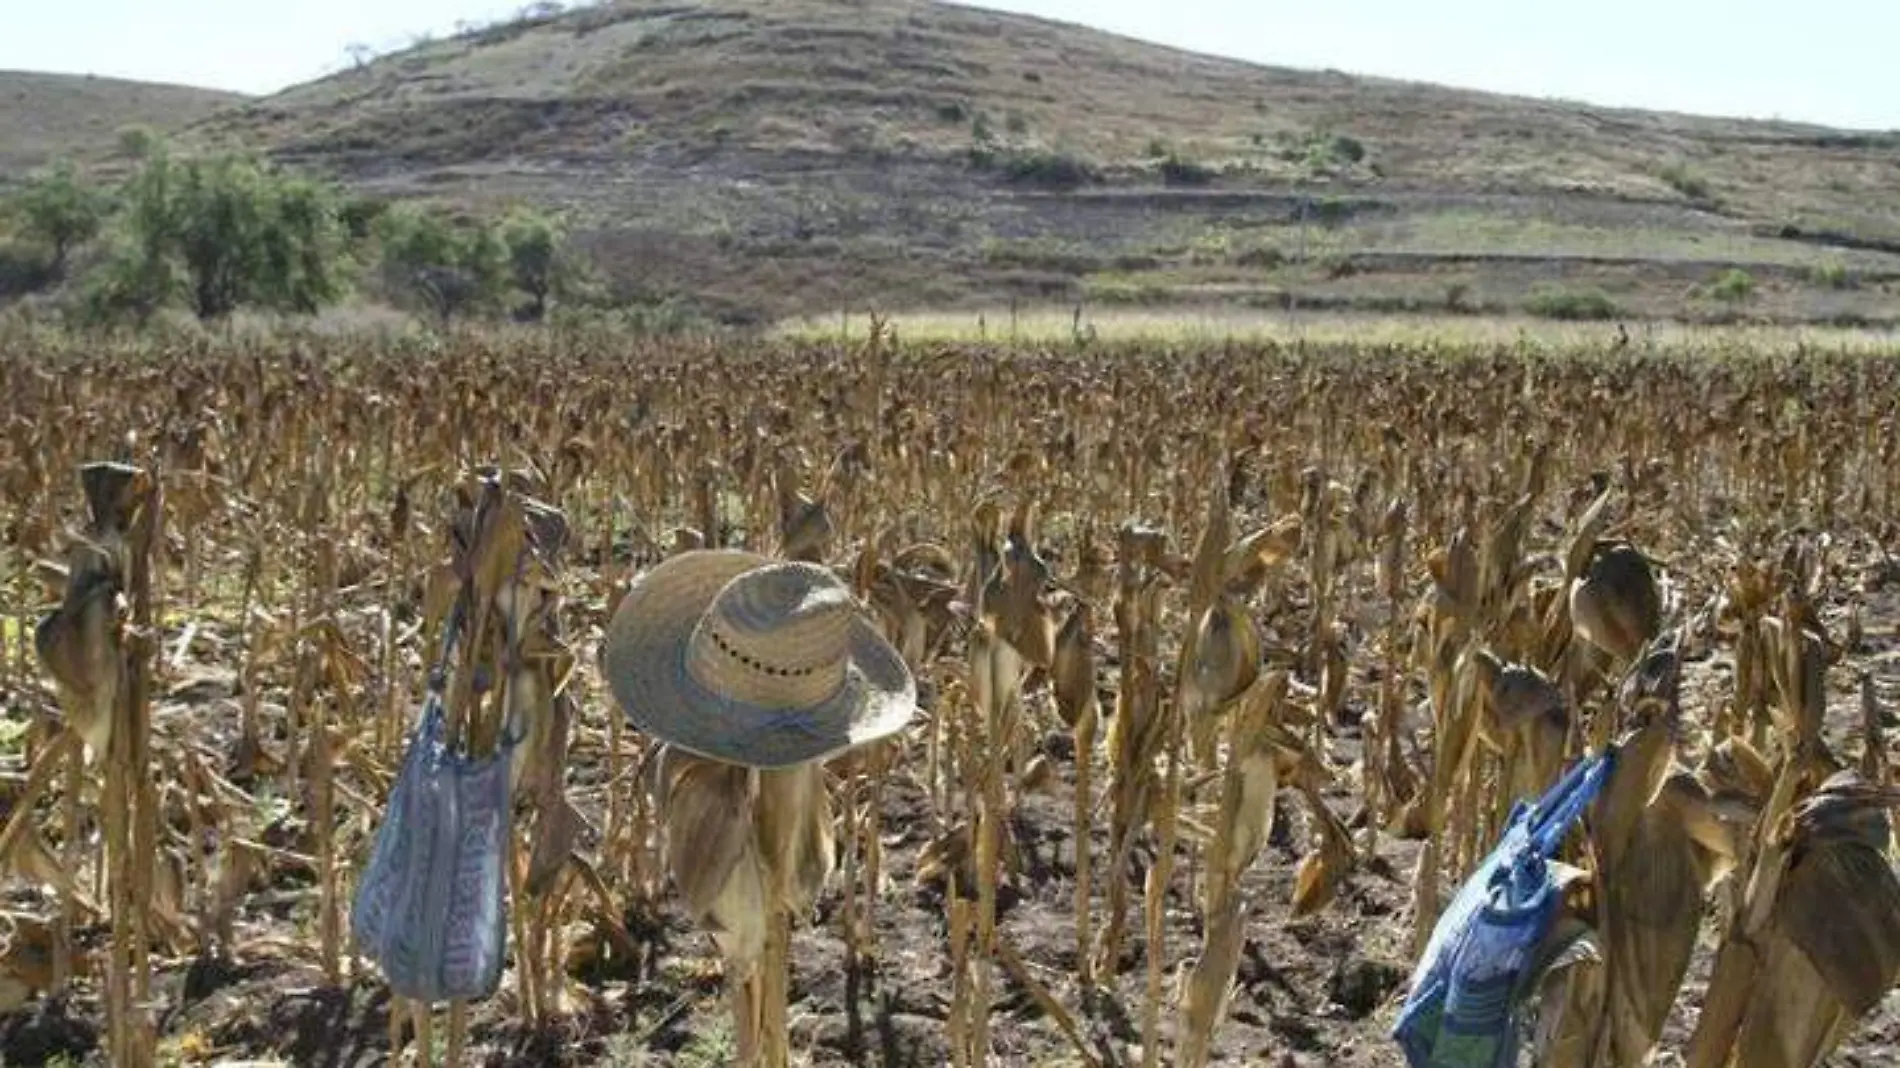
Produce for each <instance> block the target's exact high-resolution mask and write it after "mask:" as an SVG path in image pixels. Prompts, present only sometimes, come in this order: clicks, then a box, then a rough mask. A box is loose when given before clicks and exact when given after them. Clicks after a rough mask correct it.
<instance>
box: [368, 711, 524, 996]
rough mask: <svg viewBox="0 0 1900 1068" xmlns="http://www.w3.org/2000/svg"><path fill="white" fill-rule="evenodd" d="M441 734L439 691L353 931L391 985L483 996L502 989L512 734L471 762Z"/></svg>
mask: <svg viewBox="0 0 1900 1068" xmlns="http://www.w3.org/2000/svg"><path fill="white" fill-rule="evenodd" d="M432 690H433V687H432ZM443 732H444V722H443V712H442V699H441V696H440V693H439V692H431V693H430V694H429V698H428V703H427V704H426V705H425V706H424V708H423V713H422V722H421V723H420V724H418V725H417V727H416V733H415V736H414V737H413V738H412V739H411V740H410V743H409V751H408V752H407V753H405V754H404V756H403V763H402V770H401V772H400V773H398V775H397V776H396V783H395V785H394V786H393V787H391V789H390V794H389V807H388V809H387V810H386V811H385V813H384V815H383V825H382V826H381V827H379V828H377V831H376V840H375V844H374V845H373V846H372V847H371V851H370V859H369V864H368V865H367V866H366V867H365V868H364V870H363V878H362V882H361V883H359V884H358V886H357V889H356V897H355V900H354V901H353V902H352V903H351V906H350V934H351V937H352V939H353V940H354V941H355V943H356V945H357V948H358V949H359V950H360V951H361V952H362V953H363V954H364V955H365V956H367V957H369V958H370V959H371V960H373V961H375V962H376V964H377V966H378V967H380V968H381V969H382V971H383V976H384V977H385V978H386V979H387V980H388V981H389V988H390V990H391V991H392V992H393V993H395V994H397V995H399V996H401V997H405V998H410V999H413V1000H416V1001H422V1002H438V1001H479V1000H481V999H483V998H486V997H488V996H489V995H491V994H493V993H494V992H495V990H496V988H497V987H498V986H500V984H501V968H502V957H503V951H504V950H505V949H506V946H507V922H506V921H507V915H506V910H505V905H506V895H507V883H506V878H505V869H504V868H503V867H502V865H503V862H504V858H505V856H506V854H507V849H508V823H509V819H510V817H511V815H512V813H513V803H512V798H511V796H510V787H509V781H508V780H509V775H508V762H509V759H510V757H511V755H512V750H513V748H514V742H515V739H512V738H504V739H503V740H502V743H501V744H500V745H499V746H497V747H496V751H495V753H494V755H492V756H489V757H486V758H483V759H480V760H471V759H469V758H468V757H466V756H463V755H461V754H457V753H453V752H450V751H449V749H448V746H447V744H446V743H445V741H444V739H443Z"/></svg>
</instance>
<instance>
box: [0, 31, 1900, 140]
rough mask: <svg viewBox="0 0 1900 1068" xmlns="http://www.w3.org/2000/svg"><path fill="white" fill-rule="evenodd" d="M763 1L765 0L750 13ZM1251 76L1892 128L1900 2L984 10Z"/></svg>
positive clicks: (1, 37)
mask: <svg viewBox="0 0 1900 1068" xmlns="http://www.w3.org/2000/svg"><path fill="white" fill-rule="evenodd" d="M524 2H525V0H513V2H509V3H493V2H490V0H274V2H273V0H86V2H74V0H0V70H49V71H62V72H69V73H91V74H99V75H112V76H116V77H125V78H139V79H147V80H153V81H167V82H181V83H186V84H193V85H203V86H209V87H213V88H220V89H231V90H236V91H239V92H246V93H268V92H272V91H274V90H277V89H281V88H284V87H285V86H289V85H293V84H295V83H297V82H300V81H305V80H308V79H310V78H314V77H318V76H320V75H323V74H326V73H329V72H330V71H333V70H336V69H338V68H340V67H342V66H343V65H344V64H346V63H347V62H348V58H347V57H348V55H349V49H350V48H351V46H353V45H366V46H369V47H371V48H373V49H375V50H377V51H386V50H390V49H393V48H398V47H401V46H402V45H403V44H405V43H406V42H408V41H410V40H412V39H413V38H414V37H416V36H417V35H420V34H424V33H433V34H445V33H449V32H452V31H453V29H454V27H455V24H456V23H457V22H458V21H462V20H465V21H468V22H486V21H492V20H494V19H496V18H499V17H502V16H505V15H506V14H508V13H509V12H511V11H513V10H515V9H517V8H519V7H521V6H522V4H523V3H524ZM760 2H761V3H765V2H769V0H760ZM981 6H985V7H994V8H1002V9H1005V10H1011V11H1021V12H1026V13H1030V14H1037V15H1043V16H1046V17H1049V18H1057V19H1063V20H1066V21H1070V22H1080V23H1084V24H1087V25H1092V26H1098V27H1100V28H1102V29H1107V30H1112V31H1115V32H1117V33H1123V34H1128V35H1130V36H1135V37H1141V38H1145V39H1148V40H1153V41H1159V42H1162V43H1164V44H1170V45H1175V46H1177V47H1182V48H1188V49H1192V50H1194V51H1200V52H1211V53H1215V54H1219V55H1227V56H1233V57H1236V58H1239V59H1248V60H1253V61H1256V62H1261V63H1270V64H1276V65H1281V66H1292V67H1306V68H1332V69H1336V70H1343V71H1348V72H1351V73H1356V74H1377V75H1385V76H1387V77H1395V78H1404V79H1411V80H1418V81H1429V82H1438V83H1441V84H1446V85H1454V86H1462V87H1467V88H1473V89H1489V90H1495V91H1499V92H1509V93H1520V94H1526V95H1531V96H1542V97H1558V98H1563V99H1569V100H1583V101H1588V102H1590V103H1595V104H1603V105H1610V106H1627V107H1644V108H1658V109H1664V110H1671V111H1686V112H1691V113H1698V114H1711V115H1738V116H1748V117H1756V118H1783V119H1794V120H1803V121H1809V122H1818V123H1825V124H1829V125H1836V126H1848V127H1856V128H1865V129H1900V46H1897V45H1896V44H1895V42H1900V2H1897V0H1812V2H1809V3H1805V4H1799V5H1797V4H1793V3H1787V2H1780V3H1771V2H1769V0H1570V2H1567V3H1566V2H1552V0H1439V2H1436V3H1432V2H1427V0H1303V2H1300V3H1293V2H1286V0H984V2H983V3H982V4H981Z"/></svg>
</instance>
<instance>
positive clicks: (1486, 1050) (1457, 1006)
mask: <svg viewBox="0 0 1900 1068" xmlns="http://www.w3.org/2000/svg"><path fill="white" fill-rule="evenodd" d="M1613 764H1614V756H1613V754H1611V753H1610V752H1604V753H1602V754H1600V755H1598V756H1595V757H1591V758H1588V759H1586V760H1582V761H1579V762H1578V763H1577V764H1576V765H1575V766H1574V767H1572V768H1571V769H1570V771H1569V772H1568V773H1566V774H1565V775H1564V777H1563V778H1562V779H1561V780H1559V781H1558V783H1557V784H1556V785H1555V786H1552V787H1551V788H1550V790H1549V791H1547V792H1546V793H1545V794H1544V796H1543V797H1541V798H1539V799H1538V800H1537V802H1536V803H1535V804H1525V803H1524V802H1523V801H1521V800H1520V801H1519V802H1517V804H1516V805H1514V806H1512V809H1511V815H1510V819H1509V820H1508V821H1507V822H1506V824H1505V829H1504V834H1503V835H1502V837H1501V838H1500V840H1499V842H1498V844H1497V846H1496V847H1495V848H1494V849H1492V851H1491V853H1490V855H1488V856H1487V857H1485V859H1484V861H1483V863H1481V864H1479V865H1478V867H1477V870H1475V871H1473V872H1472V873H1471V876H1470V878H1468V879H1466V880H1465V882H1464V885H1463V886H1462V887H1460V888H1459V890H1458V893H1457V895H1456V896H1454V897H1453V898H1452V899H1451V904H1450V905H1448V906H1446V908H1445V911H1444V913H1443V914H1442V915H1440V916H1439V918H1438V924H1437V926H1435V927H1434V928H1433V929H1432V937H1431V940H1430V941H1428V942H1427V943H1426V944H1425V952H1424V953H1423V954H1422V955H1421V956H1420V957H1419V961H1418V966H1417V968H1416V969H1414V971H1413V973H1412V985H1411V989H1410V992H1409V993H1408V994H1407V996H1406V999H1405V1004H1404V1006H1403V1007H1402V1008H1401V1009H1400V1010H1399V1019H1398V1024H1397V1026H1396V1027H1394V1028H1393V1032H1392V1037H1393V1038H1394V1039H1395V1040H1397V1042H1398V1044H1399V1048H1400V1049H1401V1050H1403V1051H1404V1053H1405V1060H1406V1063H1407V1064H1409V1065H1410V1066H1411V1068H1510V1066H1512V1065H1514V1064H1515V1063H1516V1060H1517V1044H1518V1033H1519V1031H1520V1023H1521V1021H1520V1020H1519V1018H1518V1008H1519V1003H1520V1000H1521V999H1520V989H1521V983H1522V980H1523V979H1524V970H1525V966H1526V965H1527V964H1528V963H1529V961H1530V958H1531V956H1532V954H1534V953H1536V951H1537V947H1538V944H1539V943H1540V942H1542V941H1543V938H1544V935H1545V933H1546V932H1547V931H1548V930H1549V928H1550V923H1551V921H1552V920H1553V919H1554V918H1555V916H1556V912H1557V906H1558V905H1559V904H1560V899H1561V897H1562V894H1561V893H1560V891H1559V890H1558V888H1557V886H1556V885H1555V882H1554V879H1553V878H1552V875H1551V872H1550V868H1549V864H1548V863H1547V861H1548V860H1549V858H1551V857H1552V856H1554V855H1555V854H1556V852H1557V850H1558V849H1559V848H1560V847H1561V846H1562V844H1563V840H1564V836H1565V835H1566V834H1568V833H1569V831H1570V828H1571V827H1572V826H1573V825H1574V824H1575V823H1576V821H1577V820H1578V819H1579V818H1581V817H1582V815H1583V812H1584V810H1585V809H1586V808H1588V807H1589V805H1590V802H1592V801H1594V800H1595V799H1596V796H1597V794H1598V792H1600V791H1601V790H1602V788H1603V783H1604V781H1605V780H1606V779H1607V778H1608V777H1609V773H1610V769H1611V767H1612V765H1613Z"/></svg>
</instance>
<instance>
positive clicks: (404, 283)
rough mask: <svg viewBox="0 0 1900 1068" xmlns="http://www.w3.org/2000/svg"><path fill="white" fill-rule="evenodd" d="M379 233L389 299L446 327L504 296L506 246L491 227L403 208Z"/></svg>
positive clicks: (394, 211) (391, 212)
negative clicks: (429, 314)
mask: <svg viewBox="0 0 1900 1068" xmlns="http://www.w3.org/2000/svg"><path fill="white" fill-rule="evenodd" d="M377 232H378V235H379V236H380V238H381V242H382V276H383V284H384V286H385V287H386V288H387V289H388V291H389V294H390V296H391V297H392V298H394V299H396V300H397V301H399V302H406V303H408V304H410V305H412V306H416V305H419V306H421V307H424V308H427V309H428V310H429V311H430V312H432V313H433V314H434V315H435V316H436V317H437V318H438V319H440V320H442V321H443V322H444V323H447V322H448V321H449V320H450V319H451V318H453V317H454V316H457V315H465V314H469V313H471V312H474V311H476V310H479V309H482V308H486V307H492V306H493V305H495V304H496V303H498V302H499V301H500V300H501V297H502V295H503V294H504V293H505V292H506V291H507V288H508V274H509V267H510V264H509V255H508V246H507V244H506V243H505V242H504V241H503V239H502V237H501V235H500V234H498V233H496V230H495V228H494V227H492V226H484V225H480V224H468V225H457V224H456V223H455V222H454V221H453V220H451V219H449V217H448V216H446V215H444V214H443V213H441V212H439V211H436V210H432V209H429V208H424V207H421V206H418V205H413V204H402V205H397V206H395V207H392V208H390V209H389V210H388V211H386V212H385V213H384V214H383V216H382V218H381V219H379V220H378V222H377Z"/></svg>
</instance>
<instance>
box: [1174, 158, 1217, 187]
mask: <svg viewBox="0 0 1900 1068" xmlns="http://www.w3.org/2000/svg"><path fill="white" fill-rule="evenodd" d="M1160 171H1161V180H1162V181H1163V182H1165V183H1167V184H1168V185H1180V186H1203V185H1212V184H1213V182H1214V180H1215V179H1216V178H1218V177H1220V172H1218V171H1216V170H1215V169H1214V168H1212V167H1209V166H1207V165H1205V164H1201V163H1196V162H1194V161H1193V160H1191V159H1187V158H1185V157H1183V156H1180V155H1178V154H1176V153H1173V152H1170V153H1168V155H1167V157H1166V158H1164V159H1163V160H1162V161H1161V166H1160Z"/></svg>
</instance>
